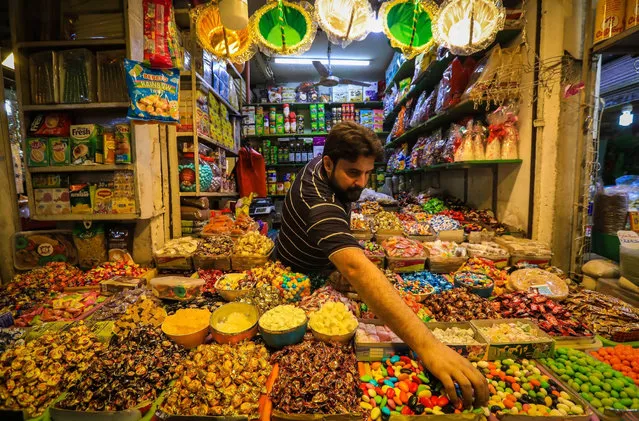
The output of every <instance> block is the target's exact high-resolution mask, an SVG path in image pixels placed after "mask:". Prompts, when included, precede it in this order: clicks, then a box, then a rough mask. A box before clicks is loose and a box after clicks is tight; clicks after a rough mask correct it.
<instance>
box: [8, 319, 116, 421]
mask: <svg viewBox="0 0 639 421" xmlns="http://www.w3.org/2000/svg"><path fill="white" fill-rule="evenodd" d="M103 349H104V345H103V344H102V343H100V342H98V341H97V339H96V337H95V335H93V334H92V333H91V332H90V331H89V330H88V329H87V327H86V326H85V325H84V324H82V323H79V324H77V325H75V326H73V327H71V328H69V329H68V330H65V331H62V332H56V333H53V334H50V333H47V334H44V335H43V336H41V337H40V338H38V339H34V340H32V341H31V342H28V343H27V344H26V345H17V346H15V347H13V348H9V349H8V350H7V351H6V352H4V353H3V354H2V355H0V408H2V409H10V410H24V411H26V412H27V415H28V417H29V418H32V417H37V416H39V415H41V414H42V413H43V412H44V410H45V409H46V408H47V407H48V406H49V405H51V403H52V402H53V401H54V400H55V399H56V398H57V397H58V396H59V395H60V394H61V393H62V392H64V391H65V390H66V389H67V387H68V386H70V385H73V384H74V383H75V382H76V381H78V380H79V379H80V378H81V377H84V375H85V374H86V373H87V372H88V371H89V370H92V369H93V357H94V355H95V354H98V353H100V352H101V351H102V350H103Z"/></svg>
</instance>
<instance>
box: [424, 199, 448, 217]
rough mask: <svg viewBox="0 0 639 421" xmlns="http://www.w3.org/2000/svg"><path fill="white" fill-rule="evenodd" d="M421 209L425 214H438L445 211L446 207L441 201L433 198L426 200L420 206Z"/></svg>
mask: <svg viewBox="0 0 639 421" xmlns="http://www.w3.org/2000/svg"><path fill="white" fill-rule="evenodd" d="M422 209H423V210H424V212H426V213H430V214H436V213H439V212H441V211H443V210H445V209H446V206H445V205H444V201H443V200H441V199H438V198H436V197H434V198H432V199H430V200H428V201H427V202H426V203H424V204H423V205H422Z"/></svg>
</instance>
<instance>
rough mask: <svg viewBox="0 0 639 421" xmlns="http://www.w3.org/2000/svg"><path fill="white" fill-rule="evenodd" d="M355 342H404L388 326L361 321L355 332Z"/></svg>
mask: <svg viewBox="0 0 639 421" xmlns="http://www.w3.org/2000/svg"><path fill="white" fill-rule="evenodd" d="M355 342H360V343H379V342H391V343H402V342H404V341H402V340H401V339H400V337H399V336H397V335H396V334H395V332H393V331H392V330H390V328H389V327H388V326H383V325H374V324H371V323H360V324H359V326H358V327H357V332H356V333H355Z"/></svg>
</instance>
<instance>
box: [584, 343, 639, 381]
mask: <svg viewBox="0 0 639 421" xmlns="http://www.w3.org/2000/svg"><path fill="white" fill-rule="evenodd" d="M590 355H592V356H593V357H595V358H596V359H598V360H599V361H601V362H604V363H606V364H608V365H609V366H611V367H612V368H613V369H614V370H617V371H620V372H621V373H622V374H623V375H624V376H627V377H630V378H631V379H632V380H633V381H634V382H635V385H639V363H638V362H639V349H635V348H633V347H631V346H630V345H622V344H619V345H617V346H615V347H609V348H599V350H598V351H592V352H591V353H590ZM626 393H627V392H626Z"/></svg>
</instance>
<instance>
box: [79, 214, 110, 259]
mask: <svg viewBox="0 0 639 421" xmlns="http://www.w3.org/2000/svg"><path fill="white" fill-rule="evenodd" d="M73 243H74V244H75V247H76V249H77V250H78V264H79V266H80V267H81V268H84V269H90V268H93V267H95V266H98V265H100V264H102V263H104V262H106V261H107V247H106V236H105V233H104V225H103V224H100V223H92V222H89V221H85V222H83V223H80V224H76V226H75V228H74V229H73Z"/></svg>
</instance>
